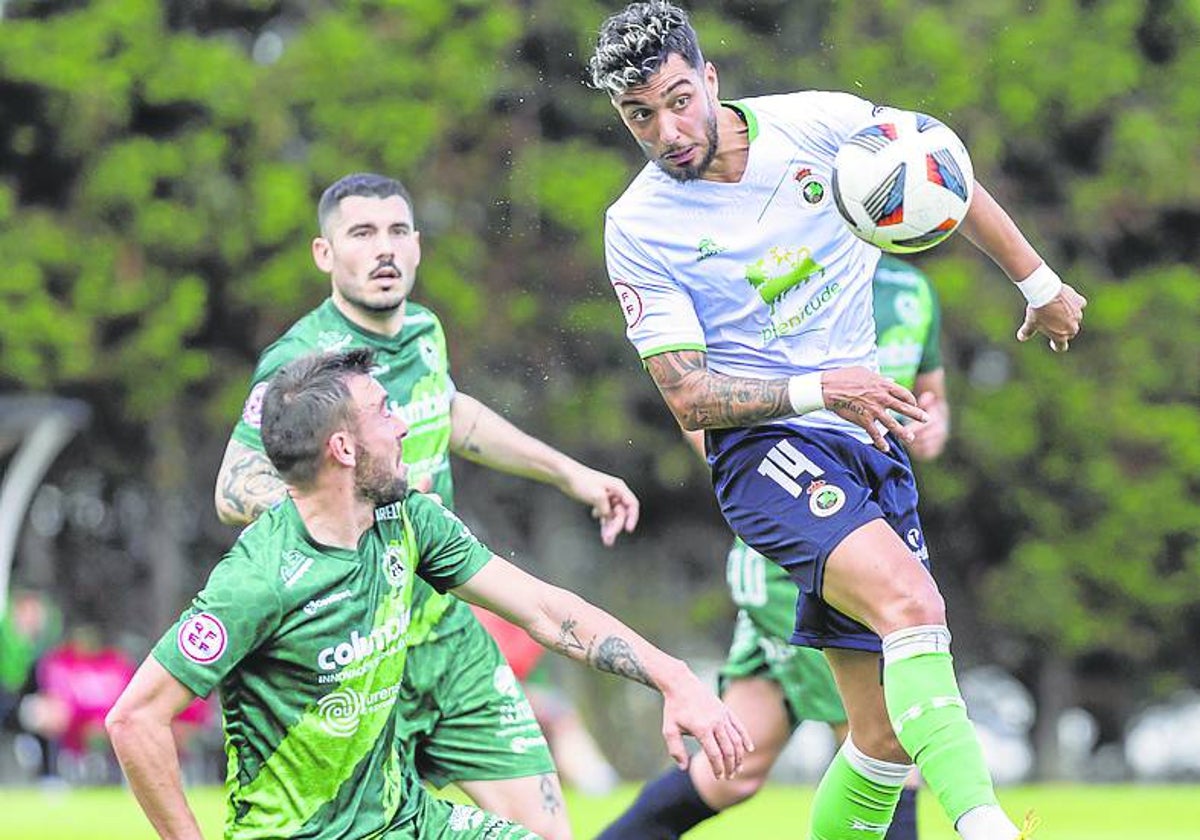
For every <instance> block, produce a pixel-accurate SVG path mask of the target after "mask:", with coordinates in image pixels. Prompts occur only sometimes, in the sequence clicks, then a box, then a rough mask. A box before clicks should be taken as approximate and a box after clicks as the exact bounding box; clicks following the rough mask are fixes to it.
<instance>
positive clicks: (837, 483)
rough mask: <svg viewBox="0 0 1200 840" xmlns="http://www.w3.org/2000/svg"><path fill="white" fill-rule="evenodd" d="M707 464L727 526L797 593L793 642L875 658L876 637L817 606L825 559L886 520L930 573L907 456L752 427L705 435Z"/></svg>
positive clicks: (824, 434)
mask: <svg viewBox="0 0 1200 840" xmlns="http://www.w3.org/2000/svg"><path fill="white" fill-rule="evenodd" d="M708 438H709V439H708V452H709V453H710V455H709V464H710V465H711V466H712V476H713V487H714V488H715V489H716V492H717V501H718V502H719V503H720V505H721V512H722V513H723V514H724V515H725V519H726V521H727V522H728V523H729V527H730V528H732V529H733V531H734V533H736V534H737V535H738V536H739V537H741V538H742V539H743V540H745V541H746V542H747V543H749V545H750V546H751V547H752V548H754V549H755V550H756V551H758V552H760V553H761V554H764V555H766V556H767V557H769V558H771V559H772V560H774V561H775V562H776V563H778V564H779V565H781V566H782V567H783V568H784V569H786V570H787V572H788V574H789V575H790V576H791V578H792V580H794V581H795V582H796V585H797V586H798V587H799V588H800V594H799V597H798V598H797V601H796V626H795V632H794V633H793V634H792V643H793V644H798V645H805V646H807V647H816V648H824V647H836V648H851V649H853V650H866V651H878V650H880V648H881V644H880V639H879V637H878V636H877V635H875V633H874V632H872V631H871V629H870V628H869V627H867V626H865V625H863V624H860V623H859V622H857V621H855V620H854V619H852V618H850V617H848V616H846V615H844V614H843V613H840V612H838V611H837V610H835V609H834V608H833V607H831V606H829V605H828V604H826V603H825V602H824V601H822V600H821V597H820V596H821V588H822V583H823V580H824V576H825V561H826V560H828V559H829V555H830V553H831V552H832V551H833V550H834V549H835V548H837V546H838V544H839V543H840V542H841V541H842V540H844V539H845V538H846V537H847V536H849V534H850V533H851V532H853V531H855V530H857V529H858V528H860V527H862V526H863V525H865V524H867V523H868V522H870V521H871V520H873V519H884V520H886V521H887V523H888V525H890V526H891V527H892V530H894V531H895V532H896V533H897V534H898V535H899V536H900V538H901V539H902V540H904V542H905V544H906V545H907V546H908V547H909V548H910V549H911V550H912V552H913V554H914V555H916V557H917V558H918V559H919V560H920V561H921V562H922V563H923V564H924V565H925V567H926V568H929V551H928V549H927V548H926V546H925V536H924V533H923V532H922V530H921V521H920V519H918V517H917V485H916V481H915V480H914V479H913V474H912V467H911V466H910V464H909V461H908V455H907V454H906V453H905V452H904V448H903V447H902V446H901V445H900V443H899V442H898V441H896V440H895V439H894V438H889V439H888V443H889V444H890V447H891V451H890V452H886V453H885V452H880V451H879V450H878V449H876V448H875V447H874V446H872V445H871V444H869V443H863V442H861V441H859V440H856V439H855V438H852V437H851V436H849V435H847V434H845V433H843V432H835V431H829V430H826V429H809V428H804V429H797V428H793V427H785V426H755V427H752V428H746V429H720V430H714V431H710V432H709V436H708Z"/></svg>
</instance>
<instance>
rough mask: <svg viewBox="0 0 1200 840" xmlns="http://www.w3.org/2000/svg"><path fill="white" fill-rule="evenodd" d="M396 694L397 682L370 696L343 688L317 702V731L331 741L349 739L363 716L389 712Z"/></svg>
mask: <svg viewBox="0 0 1200 840" xmlns="http://www.w3.org/2000/svg"><path fill="white" fill-rule="evenodd" d="M399 693H400V684H399V683H398V682H397V683H393V684H392V685H389V686H386V687H384V688H381V689H379V690H378V691H372V692H371V693H370V694H363V693H362V692H361V691H357V690H355V689H353V688H351V687H350V686H348V685H344V686H342V687H341V688H338V689H336V690H335V691H331V692H329V693H328V694H326V695H325V696H324V697H322V698H321V699H320V700H318V701H317V713H318V714H320V715H321V728H322V729H324V730H325V731H326V732H328V733H329V734H330V735H333V736H334V737H337V738H349V737H351V736H352V735H354V733H355V732H357V731H358V722H359V720H360V719H361V718H362V717H363V716H364V715H370V714H374V713H375V712H379V711H381V710H386V709H389V708H390V707H391V706H392V704H393V703H394V702H395V700H396V697H397V695H398V694H399Z"/></svg>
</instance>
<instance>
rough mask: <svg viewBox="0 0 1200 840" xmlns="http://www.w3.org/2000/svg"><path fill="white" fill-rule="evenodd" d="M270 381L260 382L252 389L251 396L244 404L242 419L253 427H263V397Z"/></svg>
mask: <svg viewBox="0 0 1200 840" xmlns="http://www.w3.org/2000/svg"><path fill="white" fill-rule="evenodd" d="M269 384H270V383H269V382H259V383H258V384H257V385H255V386H254V387H253V388H251V389H250V396H248V397H246V403H245V404H244V405H243V406H242V420H243V421H245V423H246V425H247V426H249V427H250V428H252V429H261V428H262V408H263V397H264V396H265V395H266V393H267V386H268V385H269Z"/></svg>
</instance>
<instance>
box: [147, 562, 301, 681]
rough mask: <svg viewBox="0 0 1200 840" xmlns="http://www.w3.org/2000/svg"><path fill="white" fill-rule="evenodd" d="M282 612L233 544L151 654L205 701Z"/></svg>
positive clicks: (262, 577) (262, 576)
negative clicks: (202, 587)
mask: <svg viewBox="0 0 1200 840" xmlns="http://www.w3.org/2000/svg"><path fill="white" fill-rule="evenodd" d="M282 612H283V611H282V607H281V604H280V601H279V594H278V588H277V587H275V586H274V585H272V581H270V580H269V579H268V577H267V573H266V570H264V569H263V568H262V567H261V566H260V565H259V564H257V563H255V562H254V560H253V559H252V558H251V557H250V555H249V554H248V553H247V552H246V551H245V550H244V549H243V548H242V546H241V543H240V542H239V543H238V544H236V545H234V547H233V548H232V549H231V550H230V551H229V553H228V554H226V555H225V557H224V558H223V559H222V560H221V562H220V563H218V564H217V565H216V567H215V568H214V569H213V570H212V573H211V574H210V575H209V578H208V583H207V584H205V586H204V589H202V590H201V591H200V593H199V594H198V595H196V597H195V598H193V599H192V603H191V604H190V605H189V606H188V608H187V609H185V610H184V611H183V614H182V615H181V616H180V617H179V620H178V621H177V622H176V623H175V625H174V626H173V627H171V629H169V630H168V631H167V632H166V633H165V634H163V637H162V638H161V639H159V641H158V644H156V645H155V646H154V650H153V651H152V655H153V656H154V658H155V659H157V660H158V662H159V663H160V664H161V665H162V666H163V667H164V668H166V669H167V671H169V672H170V673H171V675H172V676H174V677H175V679H177V680H179V681H180V682H181V683H183V684H184V685H185V686H187V688H188V690H190V691H191V692H192V693H194V694H196V695H197V696H199V697H205V696H207V695H208V694H209V692H211V691H212V689H213V688H214V687H215V686H217V685H218V684H219V683H220V682H221V680H223V679H224V678H225V677H226V676H227V675H228V674H229V673H230V671H232V670H233V669H234V668H235V667H236V666H237V664H238V663H239V662H241V661H242V660H243V659H245V658H246V656H248V655H249V654H250V653H252V652H253V651H254V650H255V649H256V648H257V647H258V646H259V645H261V644H262V642H263V641H264V640H266V639H267V638H269V637H270V635H271V634H272V633H273V632H274V631H275V629H276V628H277V627H278V626H279V623H280V620H281V618H282Z"/></svg>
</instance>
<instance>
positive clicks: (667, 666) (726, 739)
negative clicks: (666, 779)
mask: <svg viewBox="0 0 1200 840" xmlns="http://www.w3.org/2000/svg"><path fill="white" fill-rule="evenodd" d="M452 591H453V592H454V594H455V595H458V596H460V597H462V598H464V599H465V600H467V601H470V602H471V603H474V604H479V605H480V606H483V607H486V608H487V609H489V610H492V611H493V612H495V613H498V614H499V615H501V616H503V617H504V618H507V619H508V620H509V621H511V622H513V623H514V624H517V625H519V626H521V627H523V628H524V629H525V631H526V632H527V633H529V635H530V636H531V637H532V638H533V639H534V640H535V641H537V642H538V643H539V644H541V645H543V646H545V647H547V648H549V649H550V650H553V651H556V652H558V653H561V654H563V655H564V656H569V657H571V658H572V659H577V660H579V661H580V662H584V663H586V664H588V665H590V666H591V667H593V668H595V669H596V670H598V671H607V672H608V673H610V674H616V675H618V676H621V677H625V678H626V679H630V680H633V681H635V682H640V683H642V684H643V685H647V686H650V687H651V688H655V689H658V691H659V692H661V693H662V696H663V738H664V739H665V740H666V742H667V751H668V752H669V753H670V754H671V757H672V758H674V759H675V762H676V763H677V764H678V765H679V767H680V769H686V768H687V763H688V756H687V750H686V749H685V748H684V745H683V736H684V735H691V736H692V737H694V738H696V740H698V741H699V742H700V745H701V747H703V749H704V752H705V754H706V755H707V756H708V760H709V763H710V764H711V765H712V769H713V773H714V774H715V775H716V777H717V778H718V779H720V778H725V777H729V776H732V775H734V774H735V773H736V772H737V771H738V769H739V768H740V767H741V764H742V761H743V759H744V758H745V755H746V751H747V750H752V749H753V748H754V746H753V744H752V743H751V741H750V736H749V734H748V733H747V731H746V728H745V726H744V725H743V724H742V722H741V721H740V720H738V719H737V718H736V717H735V716H734V715H733V713H732V712H730V711H729V709H727V708H726V707H725V705H724V704H723V703H722V702H721V701H720V700H718V699H717V697H716V695H715V694H713V692H712V690H711V689H710V688H708V687H707V686H706V685H705V684H704V683H703V682H701V681H700V679H699V677H697V676H696V675H695V674H694V673H692V671H691V669H690V668H688V666H687V665H686V664H685V663H684V662H682V661H680V660H678V659H675V658H674V657H672V656H668V655H667V654H665V653H663V652H662V651H661V650H659V649H658V648H656V647H655V646H654V645H652V644H650V643H649V642H647V641H646V640H645V639H643V638H642V637H641V636H639V635H638V634H637V633H634V632H633V631H632V630H630V629H629V628H628V627H626V626H625V625H624V624H622V623H621V622H620V621H618V620H617V619H615V618H613V617H612V616H611V615H609V614H608V613H606V612H604V611H603V610H601V609H600V608H599V607H596V606H594V605H592V604H589V603H588V602H587V601H585V600H583V599H582V598H580V597H579V596H578V595H576V594H575V593H573V592H569V591H568V590H566V589H561V588H559V587H557V586H552V585H550V584H548V583H546V582H545V581H543V580H540V579H539V578H536V577H533V576H532V575H530V574H527V573H526V572H524V571H522V570H521V569H519V568H517V567H516V566H514V565H513V564H512V563H509V562H508V561H506V560H504V559H503V558H500V557H496V556H493V557H492V559H491V561H490V562H489V563H487V564H486V565H485V566H484V567H483V568H482V569H480V570H479V571H478V572H476V573H475V575H474V576H473V577H472V578H471V579H470V580H468V581H467V582H466V583H464V584H462V585H461V586H459V587H456V588H455V589H454V590H452Z"/></svg>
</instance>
